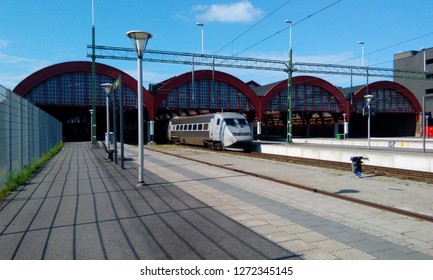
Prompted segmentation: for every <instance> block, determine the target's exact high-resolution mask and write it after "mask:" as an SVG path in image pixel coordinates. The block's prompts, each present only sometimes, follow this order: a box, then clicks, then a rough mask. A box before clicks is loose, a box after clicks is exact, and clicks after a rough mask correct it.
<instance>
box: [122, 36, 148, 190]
mask: <svg viewBox="0 0 433 280" xmlns="http://www.w3.org/2000/svg"><path fill="white" fill-rule="evenodd" d="M126 36H128V37H129V38H130V39H131V42H132V45H133V46H134V48H135V51H136V52H137V69H138V80H137V88H138V90H137V95H138V101H137V107H138V159H139V168H138V184H143V183H144V180H143V145H144V142H143V74H142V63H141V62H142V59H143V51H144V50H145V49H146V45H147V41H148V40H149V39H150V38H152V34H150V33H147V32H143V31H139V30H133V31H129V32H127V33H126Z"/></svg>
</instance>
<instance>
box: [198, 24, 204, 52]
mask: <svg viewBox="0 0 433 280" xmlns="http://www.w3.org/2000/svg"><path fill="white" fill-rule="evenodd" d="M196 25H197V26H200V27H201V54H204V23H202V22H197V23H196Z"/></svg>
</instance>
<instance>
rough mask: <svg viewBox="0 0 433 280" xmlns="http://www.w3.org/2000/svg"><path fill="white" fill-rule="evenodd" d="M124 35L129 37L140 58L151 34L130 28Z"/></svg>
mask: <svg viewBox="0 0 433 280" xmlns="http://www.w3.org/2000/svg"><path fill="white" fill-rule="evenodd" d="M126 36H128V37H129V38H130V39H131V42H132V45H133V46H134V48H135V51H136V52H137V55H138V57H140V58H141V57H142V56H143V51H144V50H145V49H146V45H147V41H148V40H149V39H150V38H152V34H150V33H148V32H144V31H140V30H132V31H128V32H126Z"/></svg>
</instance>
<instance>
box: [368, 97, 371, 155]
mask: <svg viewBox="0 0 433 280" xmlns="http://www.w3.org/2000/svg"><path fill="white" fill-rule="evenodd" d="M370 106H371V102H369V103H368V104H367V108H368V124H367V129H368V131H367V135H368V148H369V149H370V117H371V114H370V113H371V112H370V108H371V107H370Z"/></svg>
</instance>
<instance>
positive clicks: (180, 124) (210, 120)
mask: <svg viewBox="0 0 433 280" xmlns="http://www.w3.org/2000/svg"><path fill="white" fill-rule="evenodd" d="M168 138H169V141H170V142H172V143H177V144H189V145H197V146H204V147H209V148H212V149H219V150H221V149H242V150H249V149H250V148H251V144H252V140H253V135H252V130H251V127H250V125H249V123H248V121H247V120H246V119H245V117H244V116H243V115H241V114H238V113H230V112H223V113H215V114H207V115H199V116H192V117H175V118H173V119H171V120H170V123H169V126H168Z"/></svg>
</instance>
